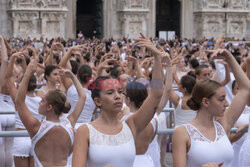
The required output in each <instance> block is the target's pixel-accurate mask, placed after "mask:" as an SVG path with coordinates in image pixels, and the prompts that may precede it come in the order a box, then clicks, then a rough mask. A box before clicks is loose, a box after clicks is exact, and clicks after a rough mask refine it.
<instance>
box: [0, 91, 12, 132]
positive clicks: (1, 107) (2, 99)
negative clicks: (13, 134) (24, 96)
mask: <svg viewBox="0 0 250 167" xmlns="http://www.w3.org/2000/svg"><path fill="white" fill-rule="evenodd" d="M10 111H12V112H14V111H15V105H14V103H13V101H12V99H11V97H10V96H9V95H4V94H0V112H10ZM14 125H15V115H14V114H0V129H2V126H4V127H13V126H14Z"/></svg>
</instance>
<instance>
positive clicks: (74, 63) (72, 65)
mask: <svg viewBox="0 0 250 167" xmlns="http://www.w3.org/2000/svg"><path fill="white" fill-rule="evenodd" d="M70 64H71V67H72V69H71V71H72V72H73V74H75V75H76V74H77V71H78V68H79V64H78V62H77V61H75V60H70Z"/></svg>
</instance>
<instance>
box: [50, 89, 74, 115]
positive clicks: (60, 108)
mask: <svg viewBox="0 0 250 167" xmlns="http://www.w3.org/2000/svg"><path fill="white" fill-rule="evenodd" d="M45 99H46V101H47V103H48V105H52V106H53V108H54V111H55V114H56V115H61V113H68V112H69V110H70V108H71V106H70V103H69V102H67V101H66V95H65V93H63V92H62V91H60V90H51V91H49V92H48V93H47V94H46V97H45Z"/></svg>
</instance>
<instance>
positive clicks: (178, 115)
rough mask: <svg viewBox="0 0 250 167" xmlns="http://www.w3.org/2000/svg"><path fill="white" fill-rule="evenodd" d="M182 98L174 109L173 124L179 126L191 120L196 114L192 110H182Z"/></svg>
mask: <svg viewBox="0 0 250 167" xmlns="http://www.w3.org/2000/svg"><path fill="white" fill-rule="evenodd" d="M181 104H182V99H180V100H179V103H178V106H177V107H176V109H175V114H174V115H175V126H180V125H183V124H186V123H188V122H190V121H192V120H193V119H194V118H195V117H196V114H197V111H194V110H183V109H182V108H181Z"/></svg>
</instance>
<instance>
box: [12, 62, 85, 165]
mask: <svg viewBox="0 0 250 167" xmlns="http://www.w3.org/2000/svg"><path fill="white" fill-rule="evenodd" d="M36 61H37V60H32V61H31V63H30V64H29V66H28V68H27V70H26V73H25V75H24V78H23V80H22V82H21V84H20V87H19V89H18V92H17V96H16V100H15V106H16V110H17V111H18V113H19V116H20V118H21V120H22V122H23V124H24V126H25V127H26V129H27V131H28V133H29V135H30V137H31V139H32V154H33V156H34V160H35V166H36V167H42V166H71V165H70V164H68V161H67V159H68V156H69V155H70V154H71V151H72V146H73V137H74V135H73V134H74V132H73V128H74V126H75V123H76V121H77V119H78V117H79V115H80V113H81V111H82V109H83V106H84V102H85V98H86V95H85V93H84V90H83V89H82V86H81V84H80V83H79V81H78V79H77V78H76V76H75V75H74V74H73V73H72V72H71V71H69V70H61V71H60V73H61V75H64V76H68V77H70V78H71V79H72V81H73V83H74V84H75V86H76V89H77V92H78V94H79V100H78V103H77V105H76V107H75V110H74V111H73V112H72V113H71V114H70V115H69V116H68V117H67V118H65V119H64V120H61V121H60V119H59V117H60V115H61V114H62V113H67V112H68V111H69V110H70V104H69V103H68V102H66V96H65V94H64V93H63V92H61V91H60V90H51V91H49V92H48V93H46V94H45V96H44V97H42V101H41V102H40V105H39V113H40V114H42V115H44V116H46V121H44V122H40V121H39V120H37V119H36V118H35V117H34V116H33V115H32V114H31V113H30V111H29V109H28V108H27V106H26V104H25V100H24V99H25V95H26V91H27V85H28V81H29V78H30V76H31V75H32V73H34V72H35V70H36V65H37V62H36Z"/></svg>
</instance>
